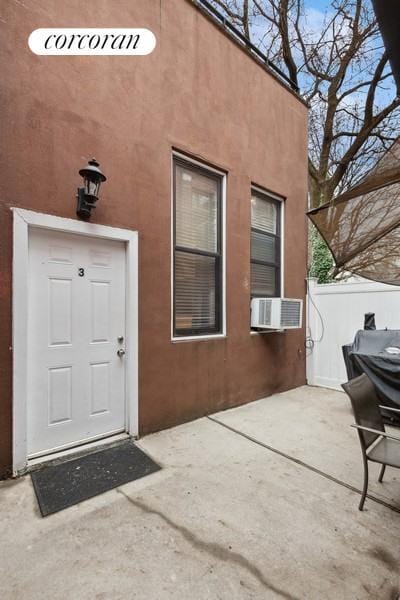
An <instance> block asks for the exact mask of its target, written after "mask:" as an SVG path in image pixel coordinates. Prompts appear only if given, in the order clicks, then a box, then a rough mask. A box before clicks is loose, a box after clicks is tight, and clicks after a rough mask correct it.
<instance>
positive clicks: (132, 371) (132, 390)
mask: <svg viewBox="0 0 400 600" xmlns="http://www.w3.org/2000/svg"><path fill="white" fill-rule="evenodd" d="M11 210H12V211H13V217H14V239H13V306H12V311H13V473H14V475H17V474H18V473H19V472H23V471H24V470H25V469H26V467H27V464H28V462H27V423H26V417H27V404H26V398H27V337H28V336H27V333H28V283H27V282H28V261H29V254H28V252H29V249H28V233H29V228H30V227H36V228H42V229H50V230H53V231H60V232H66V233H76V234H81V235H86V236H91V237H96V238H104V239H108V240H117V241H121V242H125V244H126V263H127V265H126V350H127V352H126V399H127V425H126V428H127V432H128V433H129V434H130V435H132V436H137V435H138V432H139V421H138V232H137V231H130V230H127V229H117V228H115V227H109V226H106V225H97V224H94V223H86V222H83V221H75V220H73V219H65V218H62V217H55V216H52V215H47V214H42V213H37V212H33V211H30V210H24V209H21V208H12V209H11Z"/></svg>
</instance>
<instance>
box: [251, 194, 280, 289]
mask: <svg viewBox="0 0 400 600" xmlns="http://www.w3.org/2000/svg"><path fill="white" fill-rule="evenodd" d="M281 204H282V202H279V201H278V200H275V199H274V198H271V197H270V196H268V195H267V194H262V193H260V192H256V191H254V190H253V191H252V195H251V284H250V285H251V297H252V298H257V297H260V296H261V297H262V296H266V297H274V296H278V297H279V296H280V295H281V237H280V236H281V232H280V229H281V225H280V224H281Z"/></svg>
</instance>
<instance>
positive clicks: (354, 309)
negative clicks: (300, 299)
mask: <svg viewBox="0 0 400 600" xmlns="http://www.w3.org/2000/svg"><path fill="white" fill-rule="evenodd" d="M366 312H373V313H375V323H376V328H377V329H384V328H385V327H387V328H388V329H400V287H397V286H391V285H385V284H382V283H375V282H372V281H367V280H365V279H362V280H361V279H360V280H354V279H353V280H351V281H348V282H343V283H328V284H318V283H317V280H316V279H309V280H308V296H307V336H308V344H307V345H308V348H307V382H308V384H309V385H319V386H323V387H329V388H335V389H341V388H340V384H341V383H343V382H344V381H347V377H346V369H345V366H344V361H343V355H342V346H343V345H344V344H349V343H351V342H352V341H353V339H354V335H355V333H356V332H357V331H358V330H359V329H363V326H364V314H365V313H366Z"/></svg>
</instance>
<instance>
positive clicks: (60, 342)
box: [28, 229, 125, 456]
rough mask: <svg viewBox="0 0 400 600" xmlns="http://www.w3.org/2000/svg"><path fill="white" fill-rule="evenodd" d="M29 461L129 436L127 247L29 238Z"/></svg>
mask: <svg viewBox="0 0 400 600" xmlns="http://www.w3.org/2000/svg"><path fill="white" fill-rule="evenodd" d="M29 263H30V264H29V267H30V268H29V315H28V454H29V455H30V456H32V455H36V454H40V453H46V452H51V451H53V450H55V449H57V448H61V447H70V446H73V445H77V444H79V443H82V442H85V441H89V440H90V439H94V438H98V437H105V436H107V435H110V434H113V433H117V432H119V431H123V430H124V429H125V360H124V358H123V357H119V356H118V355H117V351H118V349H120V348H123V347H124V343H123V342H122V343H120V342H118V337H120V336H123V338H124V339H125V246H124V244H123V243H122V242H115V241H110V240H102V239H97V238H90V237H87V236H79V235H74V234H64V233H58V232H53V231H48V230H44V229H32V230H31V231H30V235H29Z"/></svg>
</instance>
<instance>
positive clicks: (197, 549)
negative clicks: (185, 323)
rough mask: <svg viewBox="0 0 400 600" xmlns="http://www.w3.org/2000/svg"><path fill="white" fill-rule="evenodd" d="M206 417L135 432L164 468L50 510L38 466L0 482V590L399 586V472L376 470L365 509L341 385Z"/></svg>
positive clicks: (247, 592)
mask: <svg viewBox="0 0 400 600" xmlns="http://www.w3.org/2000/svg"><path fill="white" fill-rule="evenodd" d="M211 419H212V420H211ZM211 419H210V418H203V419H200V420H198V421H195V422H192V423H188V424H186V425H182V426H180V427H176V428H174V429H170V430H167V431H163V432H161V433H158V434H154V435H151V436H148V437H145V438H143V439H142V440H140V442H139V445H140V446H141V447H142V448H143V449H144V450H145V451H146V452H147V453H148V454H149V455H151V456H152V457H153V458H154V459H155V460H156V461H157V462H159V463H160V464H162V466H163V469H162V470H161V471H160V472H158V473H155V474H154V475H150V476H149V477H146V478H144V479H141V480H138V481H136V482H132V483H130V484H127V485H124V486H122V487H120V488H118V489H115V490H112V491H110V492H108V493H106V494H103V495H101V496H98V497H96V498H93V499H91V500H88V501H86V502H84V503H82V504H80V505H78V506H74V507H72V508H70V509H67V510H65V511H63V512H60V513H57V514H55V515H53V516H50V517H47V518H45V519H42V518H41V517H40V514H39V511H38V508H37V504H36V499H35V496H34V492H33V489H32V485H31V481H30V477H29V476H27V477H23V478H21V479H19V480H13V481H5V482H2V483H0V510H1V527H0V556H1V561H0V574H1V582H2V583H1V598H2V600H11V599H15V600H17V599H18V600H20V599H22V598H23V599H24V600H36V599H39V598H40V599H41V600H42V599H47V598H48V599H51V600H59V599H62V600H70V599H71V600H72V599H73V600H86V599H88V600H89V599H90V600H93V599H98V600H100V599H102V600H103V599H104V600H108V599H110V600H118V599H127V598H128V599H133V598H134V599H138V600H164V599H167V600H169V599H178V600H186V599H189V598H190V599H192V600H206V599H207V600H208V599H213V600H214V599H221V600H233V599H240V600H242V599H243V600H247V599H254V598H257V599H258V598H260V599H270V598H271V599H274V598H286V599H293V600H294V599H306V600H311V599H315V600H321V599H327V600H331V599H334V600H336V599H338V600H346V599H348V600H363V599H366V598H373V599H379V600H381V599H382V600H383V599H387V600H394V599H395V598H399V597H400V596H399V593H400V567H399V565H400V544H399V539H400V477H399V475H400V472H399V473H397V472H396V470H395V469H390V468H388V469H387V472H386V476H385V480H384V483H383V484H378V483H377V482H376V479H377V473H378V467H376V468H375V469H374V468H372V469H371V471H372V473H371V484H370V489H369V493H370V496H372V497H373V498H375V499H371V498H369V499H367V501H366V505H365V510H364V512H362V513H361V512H359V511H358V510H357V505H358V501H359V493H358V491H357V490H359V489H360V486H361V481H362V463H361V454H360V449H359V445H358V439H357V435H356V433H355V431H354V430H353V429H351V428H350V427H349V425H350V423H351V422H352V415H351V412H350V406H349V402H348V400H347V397H346V396H345V395H344V394H342V393H340V392H334V391H330V390H326V389H322V388H313V387H303V388H298V389H296V390H293V391H290V392H286V393H284V394H277V395H275V396H272V397H270V398H267V399H264V400H260V401H258V402H254V403H252V404H249V405H247V406H244V407H240V408H237V409H233V410H230V411H226V412H223V413H218V414H216V415H212V417H211ZM216 421H219V422H216ZM238 432H240V433H238ZM242 434H244V435H242ZM246 436H247V437H246Z"/></svg>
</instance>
